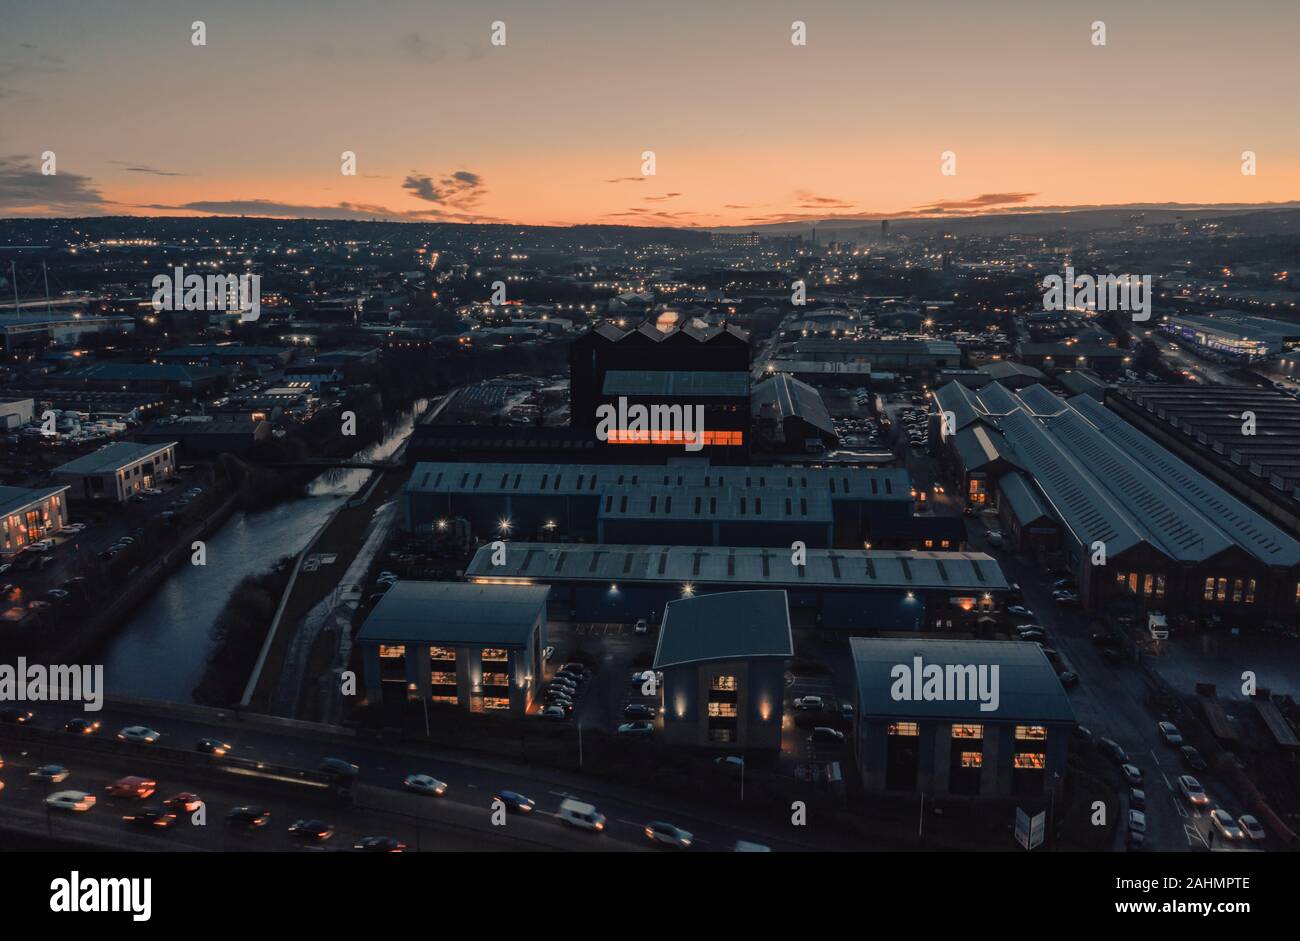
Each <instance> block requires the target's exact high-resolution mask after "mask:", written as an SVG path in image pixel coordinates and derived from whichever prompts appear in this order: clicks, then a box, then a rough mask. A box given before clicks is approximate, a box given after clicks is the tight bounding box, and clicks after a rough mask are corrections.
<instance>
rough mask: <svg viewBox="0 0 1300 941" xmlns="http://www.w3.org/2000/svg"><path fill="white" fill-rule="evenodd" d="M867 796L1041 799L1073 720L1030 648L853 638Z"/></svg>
mask: <svg viewBox="0 0 1300 941" xmlns="http://www.w3.org/2000/svg"><path fill="white" fill-rule="evenodd" d="M849 646H850V650H851V652H852V656H853V663H854V670H855V674H856V681H857V682H856V697H857V701H856V704H855V705H856V708H857V715H858V724H857V733H856V737H855V740H854V746H855V749H856V754H857V764H858V770H859V772H860V774H861V776H862V785H863V790H864V791H866V792H867V793H868V794H881V793H895V794H915V793H923V794H926V795H928V796H930V797H931V798H972V799H974V798H1022V799H1035V798H1038V799H1044V800H1045V799H1047V798H1048V797H1049V795H1050V794H1051V789H1052V788H1053V786H1054V785H1055V783H1056V782H1058V781H1060V780H1061V779H1063V777H1064V775H1065V770H1066V758H1067V753H1068V750H1069V743H1070V735H1071V732H1072V730H1073V729H1074V726H1075V725H1076V720H1075V717H1074V710H1073V708H1071V705H1070V699H1069V697H1068V696H1067V695H1066V692H1065V690H1064V688H1062V686H1061V682H1060V680H1058V679H1057V677H1056V671H1055V670H1054V669H1053V668H1052V665H1051V663H1050V662H1049V661H1048V659H1047V656H1046V654H1044V653H1043V651H1042V649H1041V648H1040V647H1039V646H1038V645H1036V644H1029V643H1019V642H1012V641H969V640H962V641H958V640H938V639H933V640H927V639H923V638H915V639H912V638H906V639H896V638H875V637H854V638H851V639H850V640H849Z"/></svg>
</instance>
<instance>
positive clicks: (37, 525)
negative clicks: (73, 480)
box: [0, 485, 68, 556]
mask: <svg viewBox="0 0 1300 941" xmlns="http://www.w3.org/2000/svg"><path fill="white" fill-rule="evenodd" d="M67 490H68V488H67V486H66V485H64V486H55V487H37V488H34V489H29V488H27V487H0V555H4V556H12V555H14V554H15V553H17V552H21V551H22V550H23V549H25V548H26V547H27V546H29V545H31V544H32V543H34V542H39V541H40V540H42V539H45V538H46V537H47V536H53V535H54V534H55V533H57V532H58V531H59V530H60V529H62V528H63V525H64V524H65V523H66V522H67V521H68V503H67Z"/></svg>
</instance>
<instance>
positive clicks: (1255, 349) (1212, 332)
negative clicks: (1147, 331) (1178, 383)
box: [1160, 310, 1300, 362]
mask: <svg viewBox="0 0 1300 941" xmlns="http://www.w3.org/2000/svg"><path fill="white" fill-rule="evenodd" d="M1160 331H1161V332H1162V333H1164V334H1166V335H1168V336H1171V337H1174V338H1175V339H1178V340H1181V341H1182V342H1185V343H1191V344H1192V345H1194V346H1197V347H1199V348H1200V349H1202V350H1209V351H1211V352H1214V353H1219V354H1222V355H1224V356H1229V357H1232V358H1233V359H1239V360H1244V361H1245V362H1257V361H1259V360H1262V359H1268V358H1269V357H1270V356H1276V355H1277V354H1279V353H1283V352H1286V351H1288V350H1294V349H1297V348H1300V324H1297V323H1292V322H1290V321H1285V320H1274V319H1272V318H1269V317H1255V316H1252V315H1250V314H1244V313H1241V312H1240V311H1235V310H1219V311H1214V312H1213V313H1209V314H1179V315H1177V316H1171V317H1166V318H1165V320H1164V321H1163V322H1162V323H1161V324H1160Z"/></svg>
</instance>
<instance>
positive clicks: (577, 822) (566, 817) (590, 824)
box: [555, 797, 605, 833]
mask: <svg viewBox="0 0 1300 941" xmlns="http://www.w3.org/2000/svg"><path fill="white" fill-rule="evenodd" d="M555 816H556V817H558V818H559V819H560V821H561V822H563V823H565V824H568V825H569V826H571V827H577V828H578V829H580V830H595V831H596V832H598V833H599V832H600V831H602V830H604V829H605V815H604V814H602V813H601V812H600V811H598V810H597V809H596V808H595V806H594V805H592V804H588V803H586V802H585V801H580V800H574V799H573V798H572V797H566V798H564V800H562V801H560V809H559V810H558V811H557V812H556V814H555Z"/></svg>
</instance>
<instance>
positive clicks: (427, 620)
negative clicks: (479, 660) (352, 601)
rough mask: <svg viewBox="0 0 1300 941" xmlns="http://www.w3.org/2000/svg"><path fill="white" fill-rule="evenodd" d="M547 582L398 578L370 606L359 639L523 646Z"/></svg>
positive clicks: (543, 603)
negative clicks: (403, 579)
mask: <svg viewBox="0 0 1300 941" xmlns="http://www.w3.org/2000/svg"><path fill="white" fill-rule="evenodd" d="M549 593H550V588H548V587H547V586H545V585H483V584H469V583H465V582H426V581H400V582H398V583H397V584H396V585H394V586H393V587H392V588H390V589H389V590H388V592H387V593H386V594H385V595H384V597H383V598H381V599H379V604H377V605H375V609H374V610H373V611H371V612H370V615H369V616H368V617H367V618H366V621H365V623H364V624H362V625H361V631H360V632H359V633H358V634H357V641H358V643H375V644H387V643H393V644H402V643H430V644H445V645H447V646H454V645H457V644H469V645H477V644H481V645H483V646H500V647H522V646H524V645H526V644H527V643H528V638H529V633H530V632H531V631H532V627H533V624H534V623H535V622H536V620H537V617H538V615H539V614H540V615H541V616H542V617H543V618H545V609H546V596H547V595H548V594H549Z"/></svg>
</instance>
